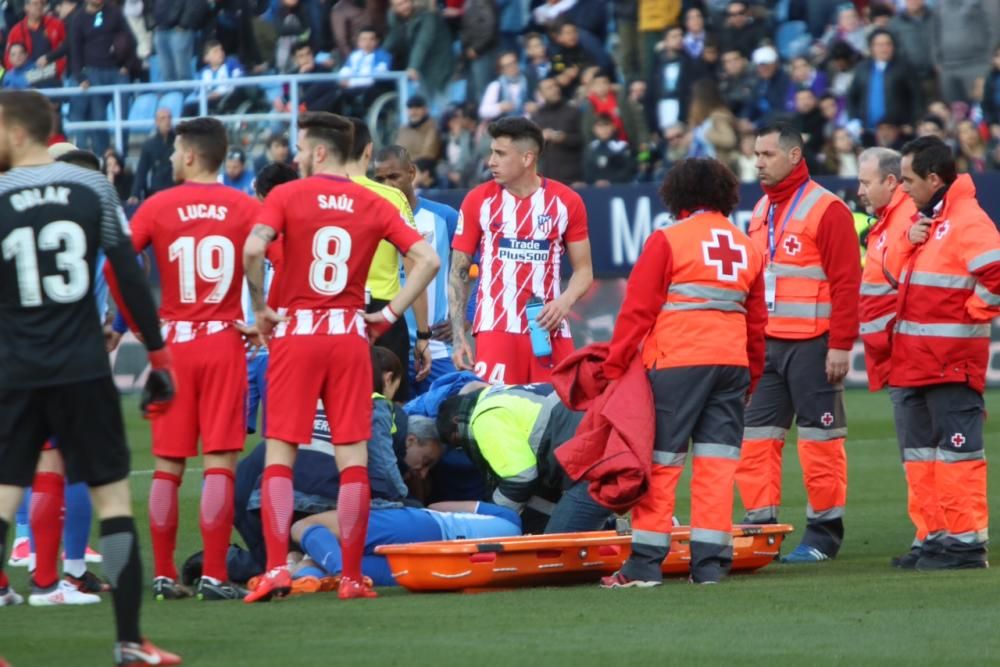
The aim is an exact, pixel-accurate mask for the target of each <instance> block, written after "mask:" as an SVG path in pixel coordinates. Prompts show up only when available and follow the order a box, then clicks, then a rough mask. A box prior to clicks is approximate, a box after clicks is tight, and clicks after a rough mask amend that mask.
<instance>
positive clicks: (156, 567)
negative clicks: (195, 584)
mask: <svg viewBox="0 0 1000 667" xmlns="http://www.w3.org/2000/svg"><path fill="white" fill-rule="evenodd" d="M180 485H181V478H180V477H178V476H177V475H172V474H170V473H169V472H161V471H159V470H157V471H156V472H154V473H153V486H152V487H151V488H150V489H149V533H150V535H151V536H152V539H153V576H154V577H169V578H171V579H177V568H176V567H175V566H174V549H175V548H176V546H177V488H178V487H179V486H180Z"/></svg>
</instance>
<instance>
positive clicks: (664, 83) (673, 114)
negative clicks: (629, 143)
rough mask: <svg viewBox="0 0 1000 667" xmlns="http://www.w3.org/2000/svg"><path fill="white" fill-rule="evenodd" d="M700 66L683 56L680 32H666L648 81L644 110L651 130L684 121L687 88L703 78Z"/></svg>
mask: <svg viewBox="0 0 1000 667" xmlns="http://www.w3.org/2000/svg"><path fill="white" fill-rule="evenodd" d="M703 74H704V73H703V72H702V69H701V65H700V64H699V63H698V61H697V60H695V59H694V58H692V57H691V56H689V55H688V54H687V53H685V52H684V31H683V30H682V29H681V27H680V26H671V27H669V28H667V31H666V33H665V34H664V37H663V43H662V48H661V49H660V51H659V54H658V56H657V59H656V65H655V66H654V68H653V73H652V76H651V78H650V84H651V85H650V88H649V98H650V100H651V101H652V104H649V105H647V106H646V112H647V114H648V116H649V124H650V126H651V127H656V128H659V129H660V130H663V129H666V128H667V127H670V126H671V125H673V124H674V123H676V122H677V121H678V120H684V119H685V118H686V117H687V112H688V111H687V104H688V99H689V98H690V96H691V86H692V84H694V82H695V81H697V80H698V79H700V78H701V77H702V76H703Z"/></svg>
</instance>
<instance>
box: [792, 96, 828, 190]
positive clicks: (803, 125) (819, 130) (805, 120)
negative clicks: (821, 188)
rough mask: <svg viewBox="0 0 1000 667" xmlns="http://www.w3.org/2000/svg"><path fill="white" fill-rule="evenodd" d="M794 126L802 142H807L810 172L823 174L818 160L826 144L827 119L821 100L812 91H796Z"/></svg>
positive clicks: (805, 146) (806, 149)
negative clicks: (821, 109) (824, 115)
mask: <svg viewBox="0 0 1000 667" xmlns="http://www.w3.org/2000/svg"><path fill="white" fill-rule="evenodd" d="M793 124H794V125H795V129H797V130H798V131H799V133H800V134H801V135H802V141H803V142H805V145H804V147H803V153H804V154H805V158H806V164H807V165H808V167H809V169H810V171H815V172H816V173H822V172H821V170H820V169H819V165H818V163H817V158H818V156H819V154H820V153H822V152H823V145H824V144H825V143H826V134H825V128H826V118H824V117H823V112H822V111H820V108H819V100H818V99H817V98H816V93H814V92H813V91H812V89H810V88H799V89H798V90H797V91H795V116H794V120H793Z"/></svg>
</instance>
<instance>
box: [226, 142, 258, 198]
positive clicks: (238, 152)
mask: <svg viewBox="0 0 1000 667" xmlns="http://www.w3.org/2000/svg"><path fill="white" fill-rule="evenodd" d="M253 178H254V174H253V172H252V171H250V170H249V169H247V154H246V153H245V152H244V151H243V149H242V148H230V149H229V152H228V153H227V154H226V167H225V169H223V170H222V176H221V178H220V180H221V181H222V184H223V185H228V186H229V187H231V188H236V189H237V190H239V191H241V192H245V193H247V194H248V195H251V196H252V195H253V194H254V189H253Z"/></svg>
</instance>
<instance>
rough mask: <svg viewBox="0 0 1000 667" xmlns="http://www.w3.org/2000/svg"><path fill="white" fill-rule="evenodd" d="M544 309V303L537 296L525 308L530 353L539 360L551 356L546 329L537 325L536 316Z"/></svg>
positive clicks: (550, 343) (550, 344)
mask: <svg viewBox="0 0 1000 667" xmlns="http://www.w3.org/2000/svg"><path fill="white" fill-rule="evenodd" d="M544 307H545V302H544V301H542V300H541V299H539V298H538V297H537V296H533V297H531V298H530V299H529V300H528V305H527V306H526V307H525V314H526V315H527V317H528V330H529V331H530V332H531V351H532V352H534V353H535V356H536V357H539V358H541V357H551V356H552V341H551V340H550V339H549V332H548V329H546V328H545V327H543V326H542V325H541V324H539V323H538V315H539V314H540V313H541V312H542V308H544Z"/></svg>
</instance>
